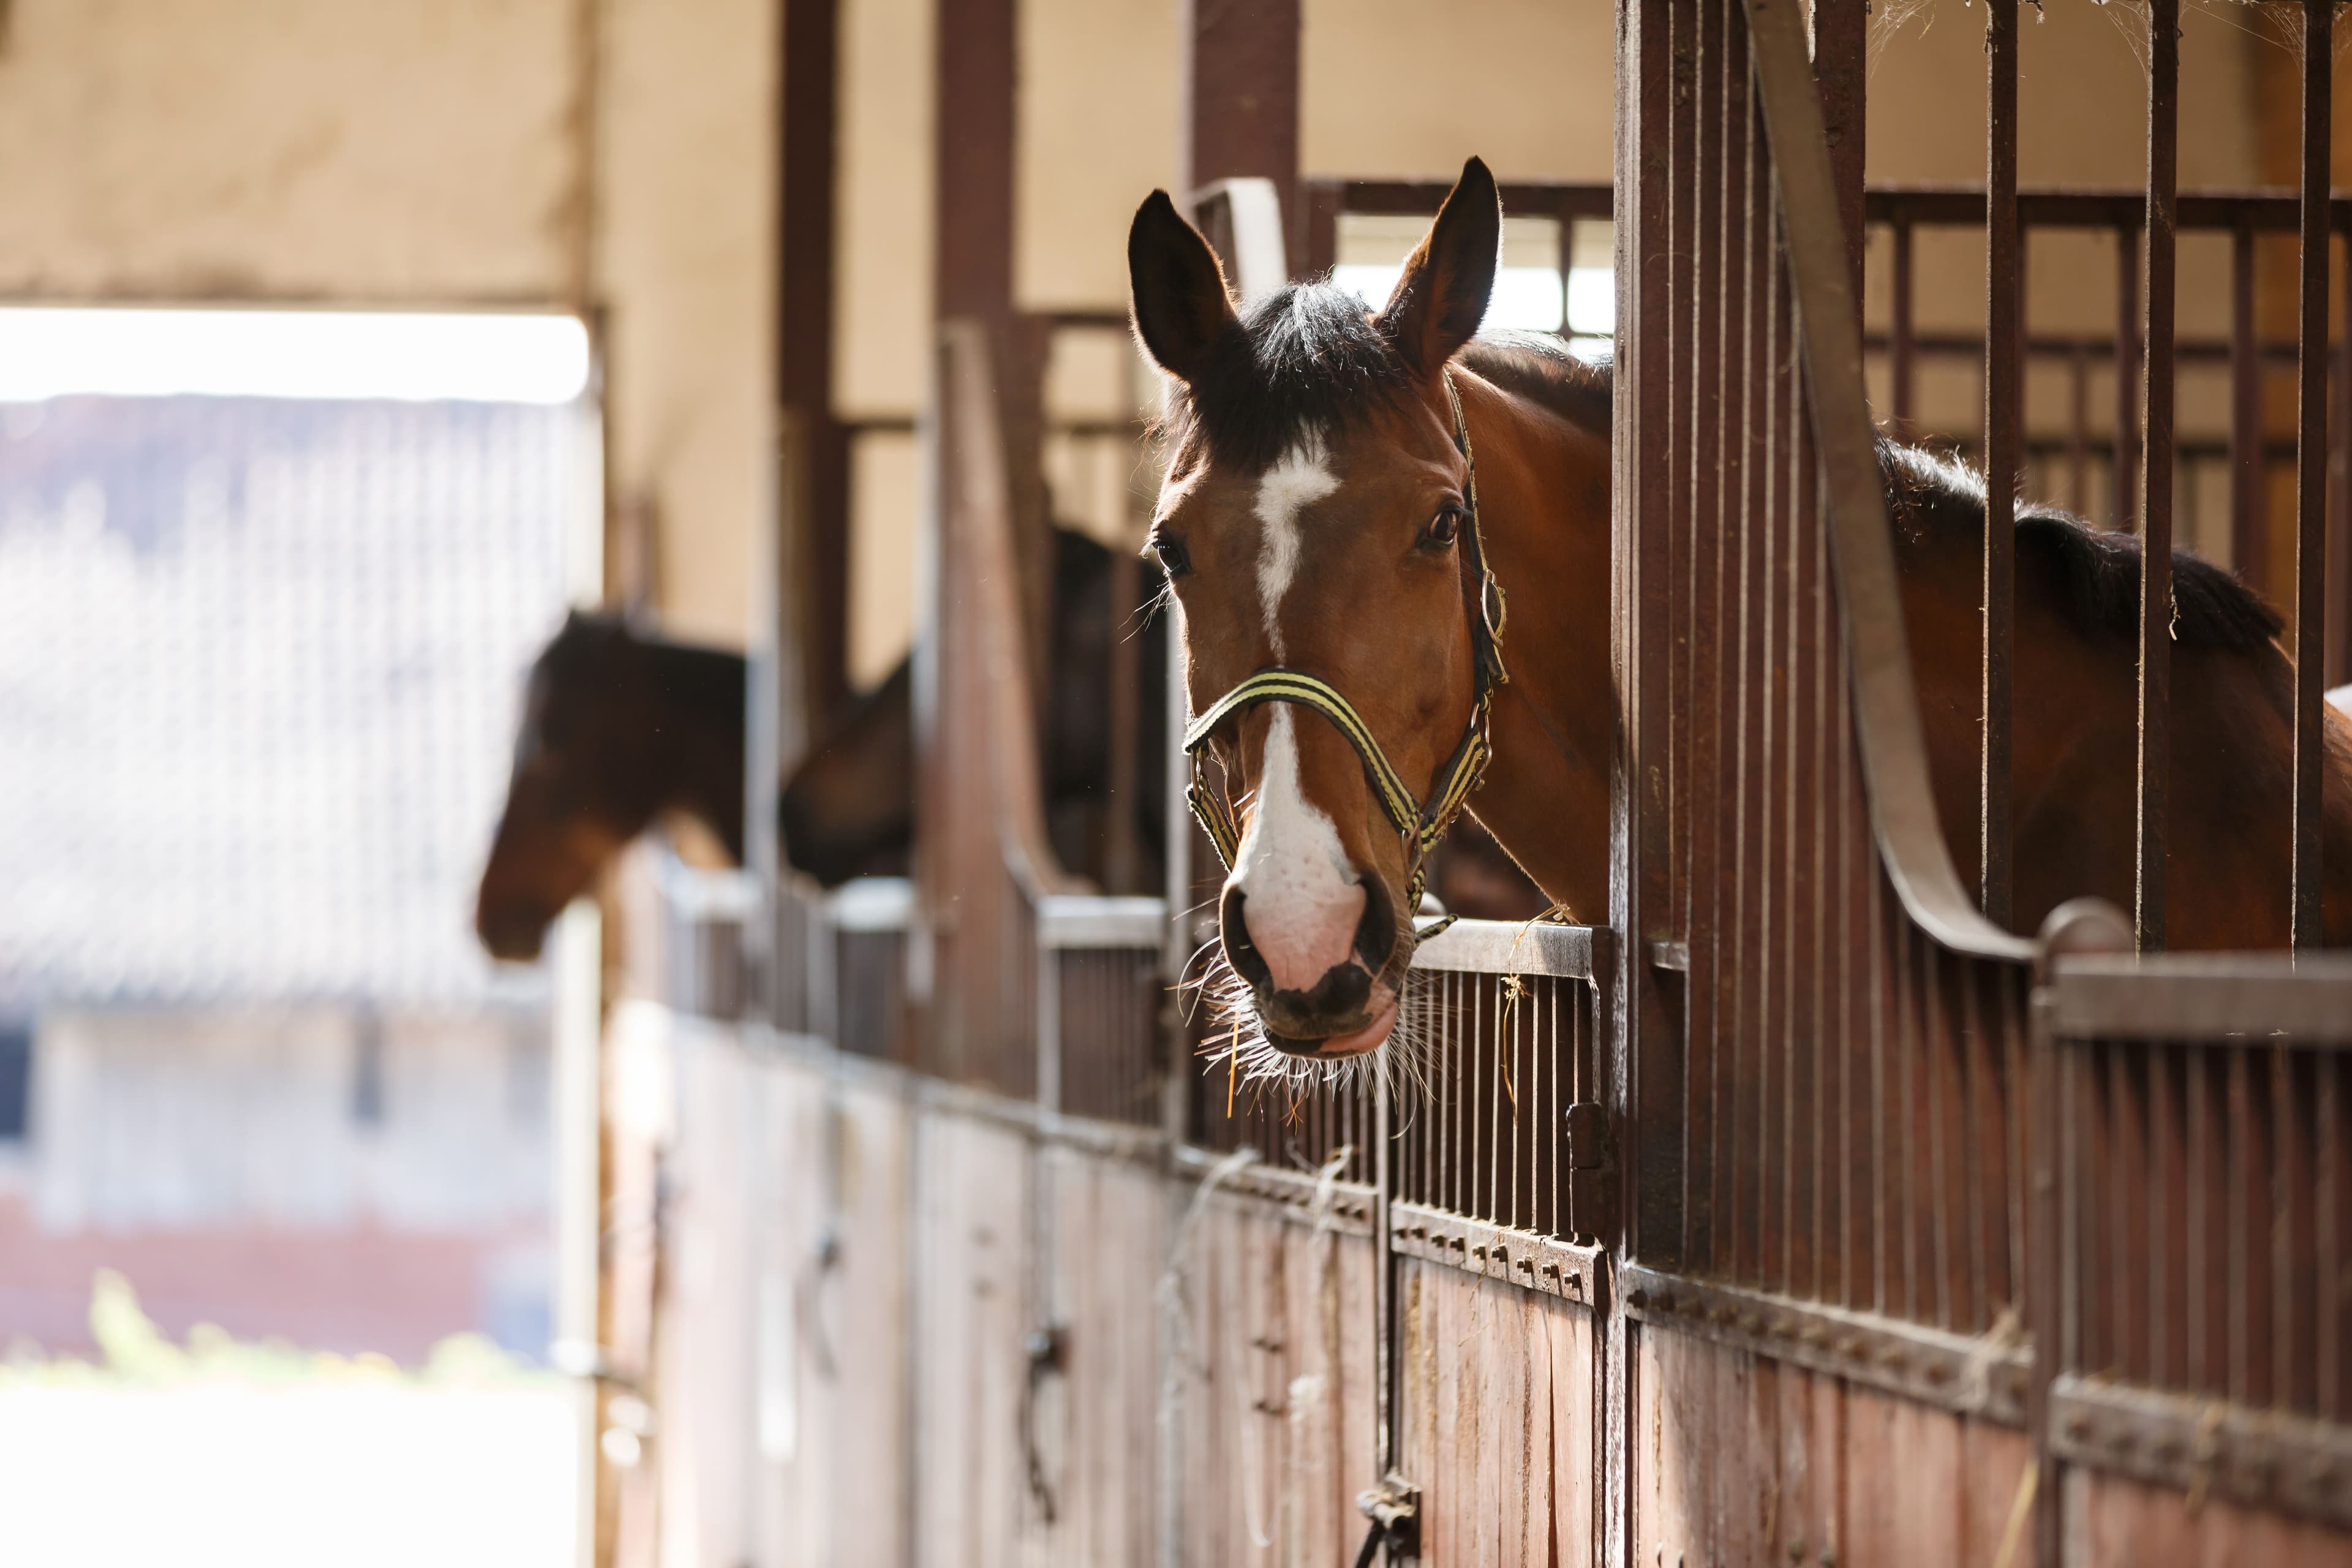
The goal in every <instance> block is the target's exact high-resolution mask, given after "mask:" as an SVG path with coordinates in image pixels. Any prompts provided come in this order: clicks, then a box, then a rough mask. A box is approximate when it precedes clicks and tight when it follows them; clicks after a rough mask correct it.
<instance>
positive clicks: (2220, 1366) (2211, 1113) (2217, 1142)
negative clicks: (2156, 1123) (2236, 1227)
mask: <svg viewBox="0 0 2352 1568" xmlns="http://www.w3.org/2000/svg"><path fill="white" fill-rule="evenodd" d="M2184 1060H2185V1068H2184V1070H2185V1072H2186V1075H2187V1078H2188V1094H2187V1098H2188V1102H2189V1160H2188V1166H2189V1177H2188V1205H2187V1210H2188V1221H2189V1246H2188V1248H2187V1252H2188V1264H2189V1301H2188V1306H2187V1309H2186V1310H2185V1311H2184V1312H2183V1314H2182V1316H2183V1319H2184V1323H2183V1327H2185V1328H2186V1329H2187V1331H2188V1333H2189V1355H2188V1362H2187V1364H2186V1366H2185V1368H2184V1371H2183V1377H2184V1378H2185V1380H2186V1383H2187V1385H2188V1386H2189V1388H2191V1389H2193V1390H2195V1391H2196V1392H2198V1393H2200V1394H2219V1393H2221V1391H2222V1390H2223V1388H2224V1386H2225V1382H2224V1380H2225V1379H2226V1377H2227V1375H2228V1367H2229V1355H2228V1340H2227V1335H2228V1322H2229V1312H2228V1307H2227V1302H2226V1300H2225V1296H2224V1289H2225V1285H2224V1282H2225V1280H2226V1279H2227V1277H2228V1273H2229V1270H2228V1268H2227V1267H2226V1262H2225V1259H2226V1246H2227V1244H2226V1242H2225V1241H2224V1240H2223V1238H2224V1237H2227V1236H2228V1234H2229V1232H2230V1230H2231V1217H2230V1215H2231V1209H2230V1206H2229V1204H2228V1201H2227V1199H2226V1196H2225V1194H2226V1191H2227V1188H2226V1186H2225V1182H2226V1179H2227V1175H2228V1173H2227V1171H2226V1170H2225V1169H2224V1167H2223V1163H2222V1162H2223V1159H2224V1153H2223V1149H2222V1144H2221V1137H2220V1135H2219V1129H2220V1127H2221V1107H2220V1105H2219V1104H2217V1103H2216V1099H2215V1081H2214V1080H2215V1074H2216V1069H2217V1068H2218V1067H2219V1065H2220V1064H2218V1063H2217V1062H2215V1061H2214V1060H2213V1059H2212V1055H2211V1053H2210V1052H2208V1051H2203V1050H2190V1051H2187V1052H2185V1053H2184Z"/></svg>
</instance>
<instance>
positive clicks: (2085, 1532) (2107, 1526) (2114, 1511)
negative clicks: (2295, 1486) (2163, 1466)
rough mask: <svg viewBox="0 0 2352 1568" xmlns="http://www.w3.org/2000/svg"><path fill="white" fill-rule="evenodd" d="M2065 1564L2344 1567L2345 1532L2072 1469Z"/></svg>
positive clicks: (2349, 1557)
mask: <svg viewBox="0 0 2352 1568" xmlns="http://www.w3.org/2000/svg"><path fill="white" fill-rule="evenodd" d="M2066 1514H2067V1519H2066V1526H2067V1551H2066V1560H2067V1562H2068V1563H2082V1564H2090V1563H2132V1564H2134V1565H2135V1568H2139V1565H2143V1564H2144V1565H2146V1568H2173V1565H2176V1564H2177V1565H2179V1568H2225V1565H2230V1568H2234V1565H2235V1564H2240V1563H2245V1564H2256V1563H2259V1564H2261V1565H2262V1568H2345V1565H2347V1564H2352V1536H2347V1535H2344V1534H2341V1533H2338V1532H2336V1531H2331V1530H2328V1529H2326V1528H2325V1527H2323V1526H2320V1525H2315V1524H2307V1523H2304V1522H2302V1521H2295V1520H2290V1519H2286V1518H2284V1517H2282V1516H2280V1515H2277V1514H2265V1513H2255V1512H2252V1511H2250V1510H2245V1509H2241V1508H2237V1507H2234V1506H2232V1505H2231V1504H2229V1503H2227V1502H2224V1501H2221V1500H2219V1499H2217V1498H2204V1499H2200V1500H2199V1502H2198V1505H2197V1506H2196V1507H2194V1508H2192V1507H2190V1506H2189V1498H2188V1497H2187V1495H2186V1494H2184V1493H2180V1492H2176V1491H2171V1490H2168V1489H2161V1488H2157V1487H2149V1486H2144V1485H2142V1484H2141V1483H2139V1482H2137V1481H2134V1480H2129V1479H2125V1478H2122V1477H2119V1476H2107V1475H2100V1474H2097V1473H2096V1472H2093V1471H2087V1470H2081V1469H2075V1470H2073V1471H2070V1472H2069V1474H2068V1477H2067V1486H2066Z"/></svg>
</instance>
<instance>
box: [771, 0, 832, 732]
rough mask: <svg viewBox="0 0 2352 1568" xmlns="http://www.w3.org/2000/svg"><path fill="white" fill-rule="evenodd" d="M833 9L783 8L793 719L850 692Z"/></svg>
mask: <svg viewBox="0 0 2352 1568" xmlns="http://www.w3.org/2000/svg"><path fill="white" fill-rule="evenodd" d="M840 31H841V0H784V5H783V16H782V47H783V62H782V109H781V115H780V120H779V125H778V136H777V149H776V181H777V186H776V231H777V232H776V408H777V412H778V415H779V419H778V425H779V428H780V429H781V428H786V427H790V428H792V429H793V438H794V440H795V442H796V444H797V447H798V451H797V457H798V459H799V461H798V463H797V465H796V466H797V467H798V468H799V469H800V472H799V473H798V474H797V475H796V476H793V479H794V482H793V483H791V484H789V485H788V486H787V489H786V491H785V493H783V494H782V495H780V496H779V497H778V504H779V505H780V507H782V509H783V510H782V527H783V529H784V530H785V531H786V534H787V537H786V539H785V541H784V547H783V549H782V552H780V559H779V565H780V566H781V567H782V569H783V570H784V571H786V572H788V573H791V574H793V577H794V579H795V581H794V583H793V584H792V586H793V590H794V591H793V594H792V595H791V596H790V597H789V598H788V599H785V600H783V601H782V606H781V607H782V608H784V609H785V610H787V611H788V612H789V613H791V614H792V615H793V618H794V620H795V621H796V622H797V625H796V626H793V627H791V628H789V630H788V632H787V635H790V636H792V637H793V640H794V641H795V642H796V643H797V645H798V647H797V650H796V651H797V652H798V655H799V661H800V680H799V682H798V684H799V685H800V687H801V690H800V691H799V692H797V693H794V694H792V695H793V696H794V697H797V698H798V700H800V701H801V702H802V703H803V712H802V722H803V725H804V726H805V727H806V728H807V729H808V730H810V731H815V730H817V729H819V728H821V727H822V726H823V724H824V720H825V717H826V716H827V715H828V714H830V713H832V712H834V711H835V710H837V709H838V707H839V705H840V704H841V702H842V700H844V699H845V697H846V696H847V695H848V691H849V679H848V642H849V614H848V605H849V444H848V439H847V437H846V435H845V432H844V431H843V430H842V428H841V426H839V425H838V424H836V423H835V420H834V417H833V363H834V346H835V340H836V335H837V330H838V329H837V324H836V322H835V311H834V270H833V252H834V226H835V197H834V187H835V166H836V163H837V160H838V150H839V143H840V113H839V78H840V63H841V45H840Z"/></svg>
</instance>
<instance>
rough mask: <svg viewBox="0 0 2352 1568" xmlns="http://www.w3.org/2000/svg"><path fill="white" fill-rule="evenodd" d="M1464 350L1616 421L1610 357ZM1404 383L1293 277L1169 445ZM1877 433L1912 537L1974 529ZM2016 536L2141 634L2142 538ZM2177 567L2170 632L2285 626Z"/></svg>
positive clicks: (1393, 391)
mask: <svg viewBox="0 0 2352 1568" xmlns="http://www.w3.org/2000/svg"><path fill="white" fill-rule="evenodd" d="M1462 363H1463V364H1464V365H1465V366H1466V367H1467V368H1468V369H1470V370H1472V371H1474V372H1475V373H1476V374H1479V375H1481V376H1484V377H1485V378H1486V379H1487V380H1489V381H1492V382H1494V383H1495V384H1497V385H1499V386H1503V387H1505V388H1507V389H1508V390H1510V391H1512V392H1515V393H1517V394H1518V395H1521V396H1524V397H1528V398H1531V399H1533V400H1534V401H1536V402H1538V403H1541V404H1543V405H1545V406H1547V407H1549V408H1551V409H1552V410H1553V411H1554V412H1556V413H1558V414H1559V416H1561V417H1563V418H1565V419H1568V420H1570V422H1572V423H1574V424H1577V425H1580V426H1583V427H1585V428H1587V429H1591V430H1596V431H1601V432H1606V431H1607V430H1608V429H1609V425H1610V383H1611V371H1610V367H1609V365H1607V364H1606V363H1601V364H1590V363H1586V362H1584V361H1583V360H1580V359H1579V358H1578V357H1577V356H1576V355H1574V354H1572V353H1570V352H1569V351H1568V348H1567V345H1566V344H1564V343H1562V342H1559V340H1558V339H1556V338H1553V337H1550V336H1549V335H1546V334H1541V333H1534V332H1498V333H1495V334H1492V335H1489V336H1486V337H1481V338H1479V339H1477V340H1476V341H1475V342H1472V343H1471V344H1470V345H1469V346H1468V347H1467V348H1465V349H1464V350H1463V351H1462ZM1412 395H1413V377H1412V372H1411V371H1410V370H1409V369H1408V368H1407V367H1406V365H1405V363H1404V361H1403V359H1402V357H1401V356H1400V355H1399V354H1398V353H1397V352H1396V349H1395V347H1394V346H1393V345H1391V343H1390V342H1389V341H1388V338H1387V337H1386V336H1385V335H1384V334H1383V333H1382V332H1381V330H1380V328H1379V327H1378V326H1377V325H1375V324H1374V323H1373V321H1372V319H1371V317H1370V314H1369V313H1368V312H1367V311H1366V310H1365V309H1364V302H1363V300H1361V299H1360V298H1359V297H1358V296H1357V295H1356V294H1354V293H1353V292H1351V291H1349V290H1348V289H1341V288H1339V286H1338V285H1336V284H1333V283H1329V282H1310V283H1294V284H1291V285H1289V286H1288V287H1287V288H1285V289H1282V290H1281V291H1280V292H1278V293H1276V294H1274V295H1271V296H1269V297H1268V298H1267V299H1265V300H1262V301H1260V302H1259V303H1258V304H1257V305H1255V306H1253V307H1252V308H1251V309H1250V310H1249V311H1248V312H1247V313H1246V314H1244V316H1243V317H1242V318H1241V320H1240V321H1239V323H1238V324H1237V325H1236V326H1234V327H1233V328H1232V329H1230V330H1228V331H1226V333H1225V334H1224V336H1223V337H1222V338H1221V339H1219V340H1218V342H1216V343H1215V344H1214V345H1213V347H1212V348H1211V350H1210V351H1209V354H1208V357H1207V362H1206V363H1205V364H1204V365H1203V366H1202V370H1201V372H1200V373H1199V374H1197V375H1196V376H1195V377H1194V378H1193V381H1192V385H1191V386H1190V387H1189V388H1187V387H1185V386H1183V385H1182V384H1181V383H1174V382H1171V384H1170V395H1169V406H1168V413H1167V416H1166V419H1165V420H1164V422H1163V425H1162V429H1163V431H1164V433H1165V434H1166V435H1167V436H1168V437H1169V438H1170V440H1171V444H1172V445H1176V446H1181V445H1182V444H1183V442H1184V441H1186V440H1187V439H1189V438H1191V437H1194V436H1198V437H1200V438H1201V439H1202V440H1204V441H1205V442H1206V443H1207V446H1208V449H1209V456H1210V458H1211V459H1212V460H1213V461H1214V462H1216V463H1219V464H1221V465H1228V466H1231V467H1234V468H1243V469H1244V470H1250V469H1261V468H1267V467H1269V466H1271V465H1272V464H1274V463H1275V462H1276V461H1278V460H1279V459H1280V458H1281V457H1282V455H1283V453H1284V452H1285V451H1286V449H1287V448H1288V447H1290V446H1291V445H1292V444H1293V443H1294V442H1296V441H1297V440H1298V439H1299V438H1300V437H1301V436H1302V435H1307V434H1310V433H1311V434H1313V435H1317V436H1320V437H1323V438H1324V439H1325V440H1327V441H1328V440H1330V439H1333V438H1335V437H1338V436H1339V435H1341V434H1343V433H1344V432H1346V431H1347V430H1349V428H1351V427H1352V426H1355V425H1356V423H1357V422H1358V421H1360V420H1362V419H1364V418H1366V417H1367V416H1370V415H1371V414H1372V413H1374V412H1376V411H1384V410H1388V409H1393V408H1395V407H1398V406H1400V405H1402V404H1403V403H1404V402H1405V401H1406V400H1407V399H1409V398H1411V397H1412ZM1877 446H1878V467H1879V473H1880V476H1881V478H1882V479H1884V481H1885V487H1886V499H1887V510H1888V511H1889V512H1890V513H1891V515H1892V516H1893V519H1894V521H1895V525H1896V527H1897V528H1899V529H1902V530H1904V531H1906V532H1907V533H1908V534H1909V535H1910V537H1912V538H1913V539H1915V540H1917V539H1921V538H1924V537H1925V536H1926V534H1927V532H1928V531H1936V532H1942V531H1945V530H1955V531H1958V530H1965V531H1967V532H1968V533H1969V534H1971V535H1979V534H1981V532H1982V531H1983V528H1984V477H1983V475H1982V474H1980V473H1979V472H1978V471H1976V470H1975V469H1972V468H1968V467H1966V466H1965V465H1963V464H1960V463H1958V462H1955V461H1952V460H1950V459H1948V458H1940V457H1937V455H1936V454H1934V453H1932V452H1930V451H1928V450H1927V449H1926V448H1924V447H1911V446H1905V445H1903V444H1901V443H1899V442H1895V441H1892V440H1887V439H1885V438H1883V437H1882V438H1881V439H1880V440H1879V442H1878V444H1877ZM2017 549H2018V560H2019V563H2020V565H2021V566H2038V567H2041V568H2042V569H2044V570H2045V571H2046V573H2047V575H2048V577H2049V580H2050V581H2051V582H2052V583H2053V584H2054V585H2055V586H2056V589H2057V592H2058V595H2059V605H2060V609H2061V611H2062V613H2063V614H2064V615H2065V616H2067V618H2068V619H2069V620H2070V621H2071V622H2072V623H2073V624H2074V626H2077V627H2078V628H2079V629H2082V630H2084V631H2093V632H2099V633H2103V634H2106V635H2112V636H2124V637H2129V636H2133V635H2136V634H2137V630H2138V626H2139V564H2140V546H2139V541H2138V540H2137V538H2135V537H2134V536H2132V535H2130V534H2125V533H2105V532H2102V531H2099V530H2097V529H2095V528H2092V527H2091V526H2090V525H2089V524H2087V523H2085V522H2084V521H2081V520H2080V519H2078V518H2075V517H2073V516H2071V515H2069V514H2068V513H2066V512H2063V511H2061V510H2058V509H2056V508H2054V507H2048V506H2040V505H2033V504H2030V503H2029V504H2023V505H2021V506H2020V507H2019V508H2018V512H2017ZM2172 581H2173V608H2174V626H2173V635H2174V637H2175V639H2176V640H2177V641H2179V643H2181V644H2182V645H2184V646H2186V647H2214V648H2224V649H2231V650H2237V651H2244V650H2247V649H2251V648H2256V647H2262V646H2263V644H2264V643H2267V642H2268V641H2270V639H2271V638H2273V637H2276V636H2277V635H2278V634H2279V632H2280V630H2281V628H2282V627H2283V626H2284V624H2285V623H2284V621H2283V620H2282V619H2281V617H2280V616H2279V614H2278V612H2277V611H2275V610H2273V609H2272V608H2271V606H2270V605H2267V604H2265V603H2263V599H2262V597H2261V596H2260V595H2257V594H2256V593H2254V591H2253V590H2252V589H2251V588H2249V587H2247V586H2246V585H2245V584H2243V583H2241V582H2240V581H2238V579H2237V578H2236V577H2234V576H2232V575H2231V574H2229V573H2228V572H2225V571H2223V570H2222V569H2221V568H2220V567H2218V566H2216V565H2214V564H2212V563H2210V562H2207V561H2202V560H2200V559H2199V558H2198V557H2196V556H2194V555H2190V554H2188V553H2187V552H2181V551H2175V552H2173V558H2172Z"/></svg>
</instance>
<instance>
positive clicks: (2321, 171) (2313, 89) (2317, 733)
mask: <svg viewBox="0 0 2352 1568" xmlns="http://www.w3.org/2000/svg"><path fill="white" fill-rule="evenodd" d="M2335 15H2336V5H2335V0H2304V6H2303V235H2302V249H2303V255H2302V261H2303V276H2302V279H2301V282H2302V299H2301V301H2300V303H2301V306H2302V310H2301V312H2300V320H2299V321H2298V322H2297V323H2296V326H2297V342H2298V350H2299V356H2300V357H2299V361H2298V363H2297V365H2296V371H2297V381H2296V387H2295V415H2296V428H2295V495H2294V508H2295V528H2294V919H2293V936H2292V941H2293V942H2294V946H2295V947H2296V948H2297V949H2305V948H2314V947H2317V946H2318V945H2319V942H2320V909H2319V875H2320V865H2319V856H2320V779H2321V776H2322V775H2321V764H2322V763H2323V761H2324V756H2325V752H2326V731H2325V730H2324V729H2323V727H2322V726H2323V721H2324V719H2325V712H2324V710H2323V708H2322V703H2323V701H2324V700H2325V696H2324V691H2323V687H2324V683H2325V680H2326V670H2325V668H2324V667H2325V665H2326V637H2327V610H2326V588H2327V533H2326V529H2327V160H2328V152H2329V146H2328V134H2329V126H2328V119H2329V115H2328V110H2329V101H2328V100H2329V94H2330V90H2331V87H2332V83H2331V81H2330V77H2329V73H2330V71H2331V70H2332V69H2333V68H2334V62H2335V52H2334V50H2333V48H2332V47H2331V44H2332V33H2333V25H2334V22H2335ZM2346 331H2347V333H2352V321H2347V323H2346Z"/></svg>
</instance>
